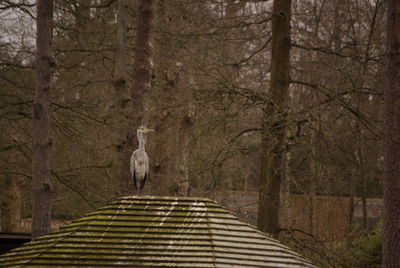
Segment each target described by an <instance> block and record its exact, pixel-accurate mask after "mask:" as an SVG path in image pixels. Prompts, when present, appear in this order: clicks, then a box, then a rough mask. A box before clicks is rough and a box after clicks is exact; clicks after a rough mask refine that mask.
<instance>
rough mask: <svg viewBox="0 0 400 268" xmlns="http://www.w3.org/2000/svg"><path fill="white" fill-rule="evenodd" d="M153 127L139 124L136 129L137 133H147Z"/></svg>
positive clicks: (151, 130)
mask: <svg viewBox="0 0 400 268" xmlns="http://www.w3.org/2000/svg"><path fill="white" fill-rule="evenodd" d="M153 131H154V129H151V128H146V127H145V126H140V127H139V128H138V130H137V133H138V134H139V133H148V132H153Z"/></svg>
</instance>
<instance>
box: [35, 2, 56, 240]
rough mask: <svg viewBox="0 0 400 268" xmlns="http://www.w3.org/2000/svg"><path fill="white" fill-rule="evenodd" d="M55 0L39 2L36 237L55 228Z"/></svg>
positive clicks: (36, 106) (36, 99) (36, 97)
mask: <svg viewBox="0 0 400 268" xmlns="http://www.w3.org/2000/svg"><path fill="white" fill-rule="evenodd" d="M52 31H53V1H52V0H39V1H38V2H37V34H36V49H37V52H36V95H35V100H34V104H33V159H32V177H33V211H32V236H33V237H34V238H35V237H38V236H41V235H45V234H46V233H48V232H49V231H50V229H51V195H52V187H51V182H50V164H49V153H50V148H51V138H50V105H51V95H50V92H51V89H52V88H53V79H52V77H53V68H54V61H53V57H52Z"/></svg>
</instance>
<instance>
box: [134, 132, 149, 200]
mask: <svg viewBox="0 0 400 268" xmlns="http://www.w3.org/2000/svg"><path fill="white" fill-rule="evenodd" d="M150 131H153V130H152V129H148V128H145V127H143V126H141V127H139V128H138V130H137V136H138V140H139V148H138V149H136V150H135V151H134V152H133V153H132V155H131V175H132V180H133V185H134V186H135V188H136V190H137V191H138V194H140V192H141V191H142V190H143V188H144V184H145V183H146V179H147V178H148V176H149V157H148V156H147V153H146V151H145V144H146V136H145V135H146V133H148V132H150Z"/></svg>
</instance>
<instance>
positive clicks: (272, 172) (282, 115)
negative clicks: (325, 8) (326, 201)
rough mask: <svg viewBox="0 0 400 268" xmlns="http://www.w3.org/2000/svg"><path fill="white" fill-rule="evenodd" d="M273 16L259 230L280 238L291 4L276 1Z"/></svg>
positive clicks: (258, 216) (263, 126)
mask: <svg viewBox="0 0 400 268" xmlns="http://www.w3.org/2000/svg"><path fill="white" fill-rule="evenodd" d="M272 12H273V14H272V16H273V18H272V44H271V48H272V55H271V57H272V58H271V80H270V87H269V100H270V103H269V104H267V107H266V109H265V115H264V119H263V125H262V143H261V147H262V149H261V150H262V151H261V174H260V181H259V184H260V192H259V201H258V215H257V226H258V228H260V229H261V230H262V231H264V232H268V233H271V234H273V235H277V234H278V232H279V207H280V187H281V182H282V176H283V170H284V161H283V157H284V151H285V148H284V136H285V128H286V115H287V99H288V91H289V68H290V62H289V61H290V59H289V52H290V20H291V0H284V1H278V0H274V2H273V11H272Z"/></svg>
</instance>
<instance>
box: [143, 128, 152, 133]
mask: <svg viewBox="0 0 400 268" xmlns="http://www.w3.org/2000/svg"><path fill="white" fill-rule="evenodd" d="M144 131H145V133H148V132H154V131H155V130H154V129H151V128H146V129H145V130H144Z"/></svg>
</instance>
